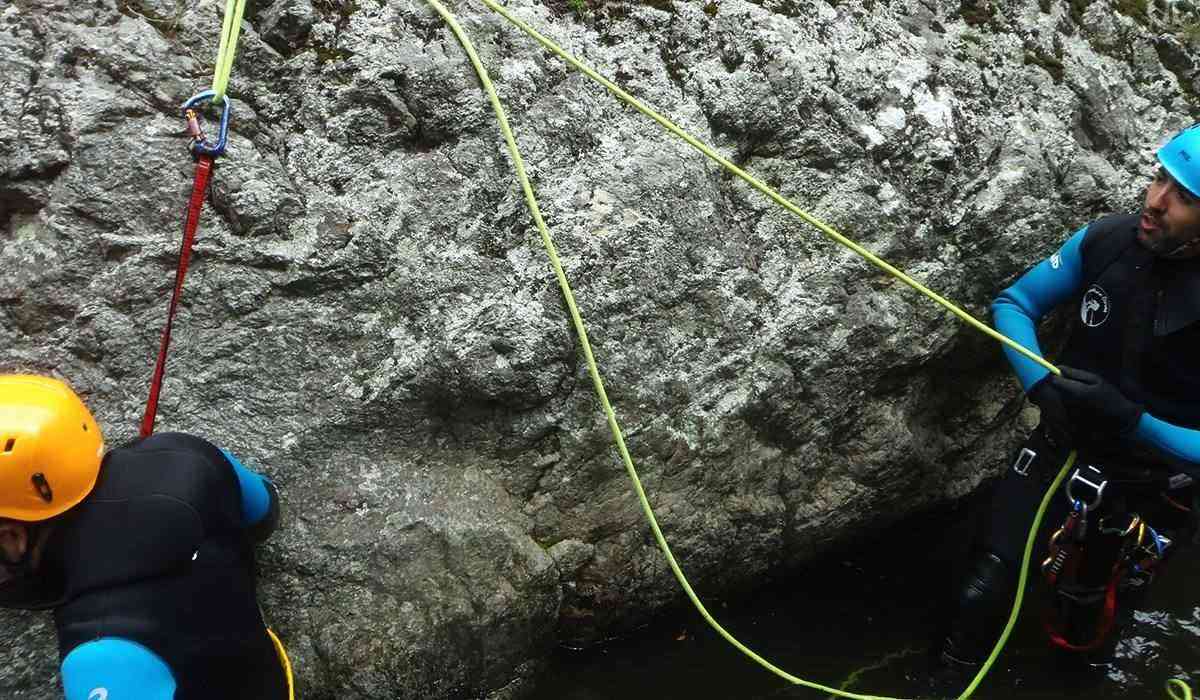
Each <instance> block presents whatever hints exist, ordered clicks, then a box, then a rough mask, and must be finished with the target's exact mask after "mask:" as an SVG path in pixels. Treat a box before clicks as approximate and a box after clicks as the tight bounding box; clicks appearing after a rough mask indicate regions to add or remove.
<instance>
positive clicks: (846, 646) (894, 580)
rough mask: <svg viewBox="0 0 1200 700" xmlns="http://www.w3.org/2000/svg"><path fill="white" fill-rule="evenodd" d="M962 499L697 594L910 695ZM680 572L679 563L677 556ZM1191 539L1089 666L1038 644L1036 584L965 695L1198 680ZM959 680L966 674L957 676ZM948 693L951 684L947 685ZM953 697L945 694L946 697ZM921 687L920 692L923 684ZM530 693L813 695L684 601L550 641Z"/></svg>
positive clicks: (745, 632)
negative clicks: (788, 567)
mask: <svg viewBox="0 0 1200 700" xmlns="http://www.w3.org/2000/svg"><path fill="white" fill-rule="evenodd" d="M964 513H965V509H959V510H957V511H954V512H945V511H943V512H939V513H935V514H933V515H928V516H923V517H921V518H918V519H916V520H914V521H912V522H909V523H903V524H902V525H901V526H899V527H893V528H889V530H888V534H886V535H884V536H883V537H880V538H876V539H873V540H871V541H869V542H864V543H862V544H861V545H859V546H854V547H849V548H847V549H845V550H844V551H840V552H838V553H837V554H836V555H833V556H831V557H828V558H826V559H824V560H823V561H822V562H820V563H818V564H815V565H813V566H812V567H810V568H807V569H805V570H804V571H801V572H797V573H796V575H794V576H792V577H789V579H788V580H787V581H786V582H780V583H776V584H773V585H770V586H768V587H767V588H766V589H765V590H762V591H759V592H756V593H753V594H750V595H747V596H746V597H745V598H744V599H740V600H737V601H730V602H728V603H723V602H721V601H717V600H712V599H708V598H706V597H705V594H704V592H703V591H697V592H698V594H699V595H700V596H701V598H702V599H704V600H705V603H706V605H707V606H708V608H709V610H710V612H712V613H713V615H714V616H715V617H716V618H717V620H718V621H719V622H721V623H722V625H723V626H724V627H725V628H726V629H727V630H729V631H730V632H731V633H732V634H733V635H734V636H735V637H737V638H738V639H740V640H741V641H742V642H743V643H745V644H747V645H748V646H749V647H750V648H751V649H754V650H755V651H756V652H758V653H759V654H760V655H762V656H763V657H765V658H767V659H768V660H769V661H771V662H773V663H775V664H776V665H777V666H779V667H781V668H783V669H784V670H786V671H788V672H789V673H792V674H794V675H797V676H800V677H802V678H804V679H806V680H811V681H814V682H817V683H821V684H823V685H827V686H832V687H835V688H836V687H841V686H842V685H843V683H848V685H847V687H846V689H847V690H852V691H854V692H859V693H868V694H877V695H890V696H894V697H903V698H907V697H916V696H918V695H920V694H922V693H923V692H924V691H923V690H922V689H923V688H924V686H922V685H920V683H921V678H922V671H923V670H924V669H925V668H926V667H927V661H926V656H925V650H926V649H927V647H928V644H929V640H930V638H931V637H932V636H933V634H934V630H935V628H936V626H937V619H938V614H939V612H940V610H941V607H940V603H941V602H942V601H943V600H945V596H946V595H947V592H948V589H949V585H950V581H951V579H952V578H953V576H954V572H953V571H952V570H951V567H952V566H953V565H954V564H955V563H956V562H959V561H960V560H961V557H962V554H963V550H964V549H965V546H966V545H965V537H964V535H963V534H962V533H964V532H966V531H967V529H968V528H967V523H966V517H965V515H964ZM682 566H683V568H684V571H685V572H686V570H687V563H686V562H682ZM1197 582H1200V547H1195V546H1193V547H1192V548H1191V549H1190V550H1187V551H1185V552H1183V553H1182V556H1178V557H1175V558H1174V559H1173V560H1172V561H1171V562H1170V563H1169V567H1168V568H1167V569H1165V570H1164V571H1163V572H1162V575H1160V577H1159V579H1158V580H1157V581H1156V582H1155V584H1154V588H1153V589H1152V590H1151V594H1150V596H1149V599H1148V600H1147V602H1146V604H1145V605H1144V606H1143V607H1144V611H1140V612H1137V613H1136V614H1135V616H1134V620H1133V622H1132V625H1131V627H1130V629H1129V631H1128V632H1127V634H1126V635H1125V638H1124V639H1123V640H1122V642H1121V643H1120V645H1119V646H1118V648H1117V652H1116V658H1115V660H1114V661H1113V662H1112V663H1111V664H1109V665H1108V666H1107V667H1102V668H1086V667H1085V668H1074V667H1072V666H1071V665H1069V664H1064V663H1063V659H1062V658H1060V657H1059V656H1057V655H1056V653H1055V652H1054V651H1053V650H1052V649H1050V648H1049V647H1048V644H1047V642H1046V641H1045V635H1044V632H1043V631H1042V629H1041V622H1040V613H1041V600H1040V599H1039V598H1038V593H1039V589H1038V588H1037V587H1036V586H1035V588H1034V589H1032V590H1031V593H1030V594H1028V595H1027V596H1026V601H1027V602H1026V607H1025V609H1024V610H1023V612H1022V614H1021V620H1020V622H1019V623H1018V625H1017V629H1016V631H1015V632H1014V634H1013V637H1012V639H1011V640H1010V641H1009V644H1008V646H1007V647H1006V649H1005V652H1004V653H1003V654H1002V655H1001V656H1000V658H999V660H998V661H997V663H996V665H995V667H994V668H993V670H992V672H991V673H990V674H989V676H988V677H987V678H986V679H985V680H984V683H983V684H982V685H981V686H980V688H979V689H978V690H977V691H976V692H975V694H974V695H973V696H972V697H975V698H980V699H981V700H985V699H987V698H1005V699H1010V698H1029V699H1030V700H1034V699H1042V698H1047V699H1048V698H1089V699H1094V700H1109V699H1112V700H1115V699H1117V698H1121V699H1123V700H1130V699H1132V700H1140V699H1142V698H1145V699H1146V700H1150V699H1157V700H1163V699H1165V698H1167V697H1168V696H1167V694H1166V692H1165V690H1164V689H1163V686H1164V683H1165V682H1166V680H1167V679H1168V678H1172V677H1174V678H1183V679H1186V680H1188V681H1189V682H1190V683H1191V686H1192V688H1193V691H1195V690H1197V687H1196V679H1198V678H1200V586H1197ZM963 685H964V687H965V683H964V684H963ZM959 690H961V688H960V689H959ZM955 695H957V691H956V692H954V693H953V694H952V695H951V696H955ZM924 696H925V697H928V693H924ZM532 697H533V698H535V700H550V699H551V698H553V699H555V700H601V699H604V700H607V699H610V698H617V699H620V700H633V699H640V698H654V699H656V700H674V699H678V700H706V699H709V698H738V699H745V700H766V699H768V698H769V699H771V700H781V699H784V698H787V699H791V698H796V699H801V698H815V699H821V698H826V697H830V696H828V695H827V694H825V693H822V692H818V691H814V690H809V689H806V688H802V687H797V686H792V685H790V684H788V683H787V682H786V681H783V680H781V679H779V678H777V677H775V676H774V675H772V674H771V673H769V672H768V671H766V670H764V669H762V668H760V667H759V666H758V665H757V664H755V663H754V662H752V661H750V660H749V659H747V658H746V657H744V656H743V655H742V654H741V653H740V652H738V651H737V650H736V649H734V648H733V647H731V646H729V645H728V644H727V643H726V642H725V641H724V640H722V639H721V638H720V637H718V636H717V634H716V633H715V632H713V631H712V630H710V629H709V628H708V626H707V625H706V624H705V623H704V622H703V620H701V619H700V616H699V614H698V613H695V612H694V611H692V610H691V609H690V608H689V609H687V610H683V609H680V610H678V611H676V612H675V613H673V614H671V615H668V616H665V617H664V618H663V619H660V620H659V621H657V622H655V623H654V624H652V625H650V626H648V627H646V628H644V629H643V630H641V631H639V632H637V633H636V634H633V635H631V636H629V637H626V638H624V639H620V640H615V641H612V642H609V643H607V644H605V645H603V646H601V647H597V648H593V649H589V650H586V651H579V652H573V651H568V650H562V651H560V652H559V653H558V654H557V655H556V658H555V660H554V662H553V664H552V667H551V670H550V672H549V673H548V675H547V677H546V679H545V681H544V682H543V683H542V684H541V685H540V686H539V688H538V690H537V692H536V693H535V694H534V695H533V696H532Z"/></svg>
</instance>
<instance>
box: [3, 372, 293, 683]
mask: <svg viewBox="0 0 1200 700" xmlns="http://www.w3.org/2000/svg"><path fill="white" fill-rule="evenodd" d="M278 520H279V496H278V492H277V491H276V490H275V487H274V486H273V485H272V483H271V482H270V481H269V480H267V479H265V478H263V477H262V476H260V475H258V474H256V473H254V472H252V471H250V470H248V469H246V468H245V467H244V466H243V465H242V464H241V463H240V462H239V461H238V460H237V459H236V458H234V457H233V456H232V455H230V454H229V453H228V452H224V451H222V450H220V449H218V448H217V447H215V446H214V445H212V444H211V443H209V442H207V441H205V440H203V439H201V438H198V437H195V436H192V435H186V434H183V433H160V434H156V435H152V436H150V437H147V438H145V439H140V440H137V441H135V442H133V443H131V444H128V445H125V446H122V447H120V448H117V449H112V450H106V449H105V444H104V438H103V435H102V434H101V431H100V427H99V426H98V425H97V424H96V421H95V419H94V418H93V417H92V414H91V412H90V411H89V410H88V408H87V407H86V406H85V405H84V403H83V401H82V400H80V398H79V397H78V396H77V395H76V394H75V392H74V391H73V390H72V389H71V388H70V387H69V386H67V385H66V384H65V383H63V382H61V381H58V380H56V379H50V378H47V377H40V376H32V375H0V606H3V607H10V608H25V609H47V608H49V609H53V611H54V623H55V627H56V631H57V634H58V645H59V654H60V657H61V660H62V680H63V687H64V691H65V694H66V698H67V700H96V699H97V698H110V699H111V700H125V699H128V700H187V699H189V698H222V699H224V700H230V699H238V698H245V699H246V700H249V699H251V698H254V699H255V700H287V699H288V698H289V697H290V694H291V678H290V670H289V667H288V665H287V662H286V655H285V654H284V652H283V648H282V646H280V645H279V643H278V640H277V639H276V638H275V637H274V635H273V634H272V633H271V632H270V631H269V630H268V629H267V627H266V625H265V623H264V622H263V619H262V614H261V612H260V610H259V607H258V601H257V595H256V591H255V570H254V557H253V545H254V543H255V542H261V541H262V540H264V539H266V537H268V536H269V535H270V534H271V532H272V531H273V530H274V529H275V527H276V526H277V524H278Z"/></svg>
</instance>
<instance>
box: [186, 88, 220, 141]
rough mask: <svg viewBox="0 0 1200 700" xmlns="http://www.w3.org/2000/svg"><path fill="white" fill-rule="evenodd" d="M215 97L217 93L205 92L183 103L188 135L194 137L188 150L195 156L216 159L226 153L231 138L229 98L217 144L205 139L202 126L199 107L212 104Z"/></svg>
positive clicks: (212, 91) (218, 132)
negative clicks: (226, 146)
mask: <svg viewBox="0 0 1200 700" xmlns="http://www.w3.org/2000/svg"><path fill="white" fill-rule="evenodd" d="M215 96H216V91H214V90H205V91H204V92H202V93H200V94H198V95H196V96H194V97H192V98H191V99H189V100H188V101H187V102H184V103H183V107H182V109H183V118H184V119H186V120H187V127H188V134H190V135H191V137H192V142H191V144H189V146H188V149H189V150H190V151H191V152H192V155H194V156H208V157H209V158H216V157H217V156H220V155H221V154H223V153H225V144H226V141H227V139H228V138H229V114H230V107H229V97H228V96H226V97H225V107H224V108H223V109H222V110H221V125H220V127H219V129H218V131H217V140H216V142H215V143H214V142H212V141H209V140H208V139H207V138H205V136H204V130H203V129H202V128H201V126H200V111H199V109H198V107H199V105H200V104H201V103H203V102H212V99H213V97H215Z"/></svg>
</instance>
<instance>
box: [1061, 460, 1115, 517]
mask: <svg viewBox="0 0 1200 700" xmlns="http://www.w3.org/2000/svg"><path fill="white" fill-rule="evenodd" d="M1085 470H1086V471H1085ZM1097 482H1099V483H1097ZM1078 484H1082V485H1083V486H1085V487H1087V488H1090V489H1091V490H1092V501H1091V502H1090V503H1089V502H1087V501H1084V500H1083V499H1081V498H1077V497H1076V496H1075V488H1076V485H1078ZM1107 486H1108V479H1105V478H1104V472H1102V471H1100V470H1099V469H1097V468H1095V467H1093V466H1086V467H1080V468H1078V469H1076V470H1075V473H1074V474H1072V475H1071V480H1070V481H1068V482H1067V500H1068V501H1070V502H1071V505H1072V506H1074V505H1076V504H1078V505H1081V506H1082V507H1083V512H1084V515H1086V514H1087V513H1088V511H1093V510H1096V509H1097V508H1099V507H1100V502H1101V501H1103V500H1104V489H1105V488H1106V487H1107Z"/></svg>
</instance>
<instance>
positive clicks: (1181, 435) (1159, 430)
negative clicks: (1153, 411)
mask: <svg viewBox="0 0 1200 700" xmlns="http://www.w3.org/2000/svg"><path fill="white" fill-rule="evenodd" d="M1134 437H1136V438H1138V439H1139V440H1141V441H1142V442H1144V443H1146V444H1148V445H1150V446H1152V447H1155V448H1157V449H1159V450H1162V451H1163V452H1166V453H1167V454H1169V455H1171V456H1173V457H1176V458H1178V459H1180V460H1183V461H1184V462H1187V463H1188V466H1191V469H1188V470H1186V471H1187V473H1188V474H1190V475H1191V476H1193V477H1196V478H1197V479H1200V430H1191V429H1189V428H1181V427H1179V426H1178V425H1173V424H1171V423H1168V422H1166V421H1165V420H1162V419H1159V418H1155V417H1154V416H1152V415H1150V414H1149V413H1143V414H1142V417H1141V418H1140V419H1139V420H1138V424H1137V429H1136V430H1135V431H1134Z"/></svg>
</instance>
